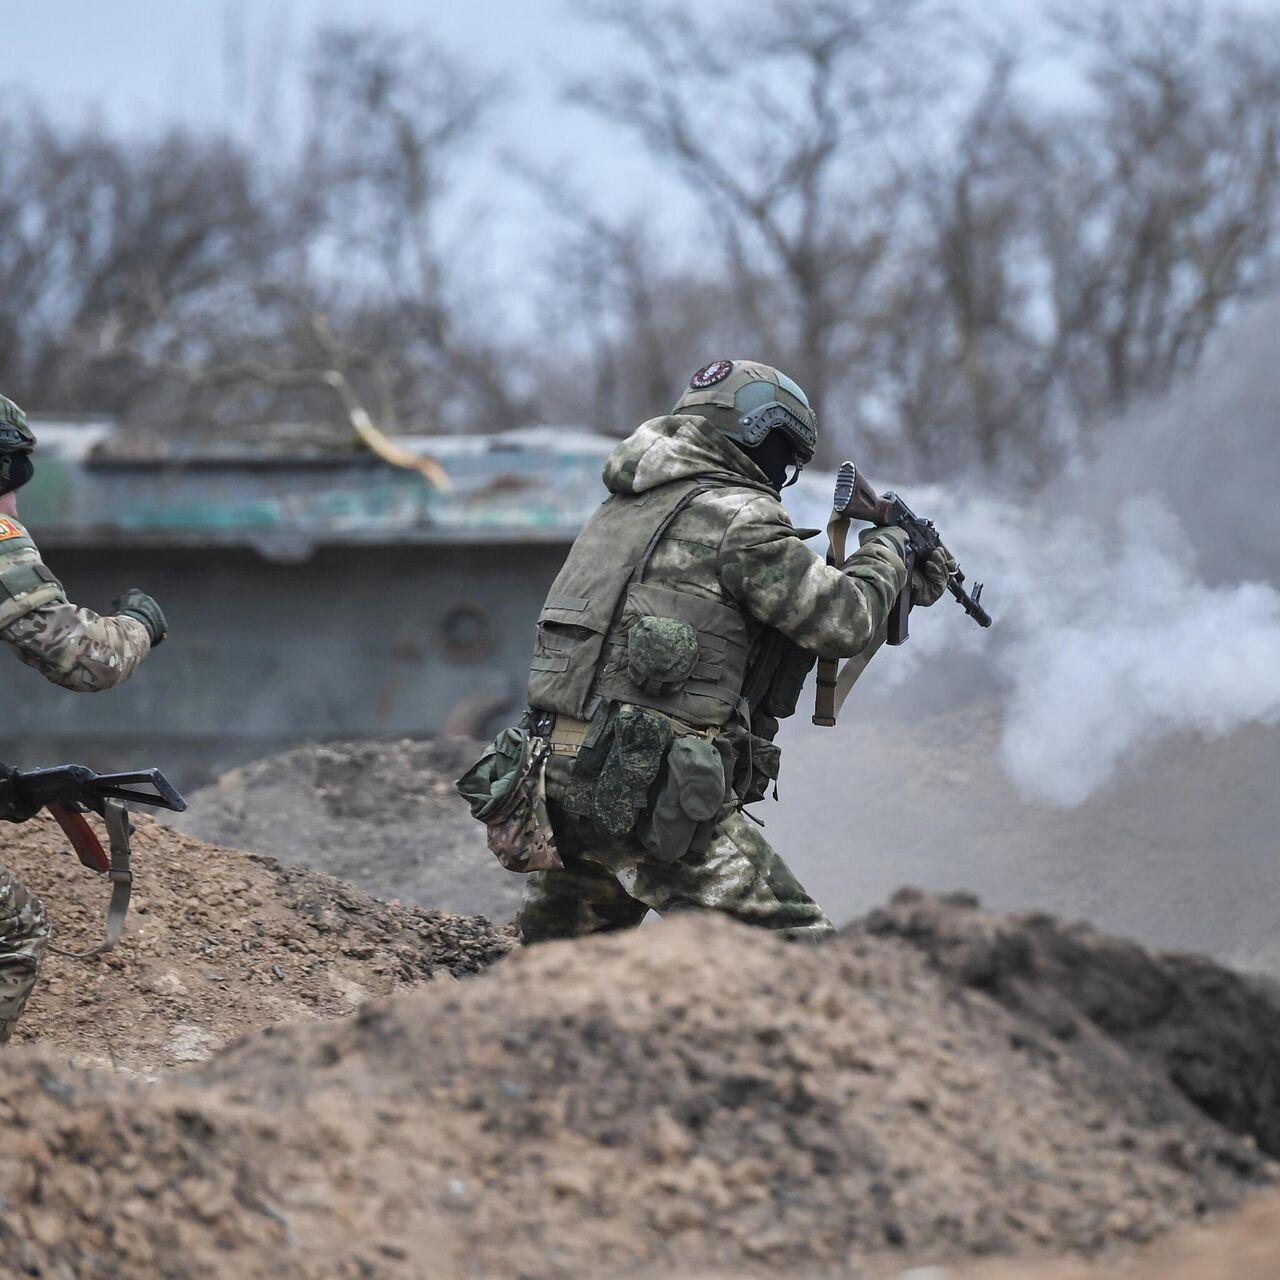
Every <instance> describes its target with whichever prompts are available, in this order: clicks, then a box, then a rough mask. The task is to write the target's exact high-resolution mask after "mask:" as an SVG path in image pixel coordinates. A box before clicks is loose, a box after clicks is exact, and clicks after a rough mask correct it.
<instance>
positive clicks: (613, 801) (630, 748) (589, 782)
mask: <svg viewBox="0 0 1280 1280" xmlns="http://www.w3.org/2000/svg"><path fill="white" fill-rule="evenodd" d="M600 715H601V716H602V717H603V720H602V722H601V724H600V729H599V731H598V732H597V731H596V729H595V726H593V729H592V732H591V733H589V734H588V736H587V739H586V742H585V743H584V744H583V746H582V747H581V749H580V750H579V751H578V755H577V758H576V759H575V760H574V762H573V772H572V774H571V779H570V786H569V792H568V794H567V795H566V797H565V800H564V805H565V807H566V808H567V809H570V810H571V811H572V812H574V813H576V814H578V815H579V816H580V817H584V818H588V819H590V821H592V822H594V823H595V824H596V826H598V827H599V828H600V829H601V830H602V831H606V832H608V833H609V835H611V836H625V835H629V834H630V833H631V832H632V831H634V830H635V826H636V821H637V819H638V818H639V816H640V813H641V811H642V810H644V809H646V808H648V806H649V802H650V790H651V788H652V787H653V784H654V782H655V780H656V779H657V777H658V773H659V771H660V770H661V768H662V763H663V761H664V759H665V758H666V754H667V747H668V746H669V745H670V744H671V740H672V738H674V737H675V733H676V729H675V726H674V725H673V724H672V723H671V721H670V720H668V719H666V717H664V716H657V715H651V714H650V713H649V712H647V711H644V710H642V709H641V708H639V707H632V706H618V705H616V704H611V705H609V706H608V708H607V709H606V710H603V711H602V712H601V713H600Z"/></svg>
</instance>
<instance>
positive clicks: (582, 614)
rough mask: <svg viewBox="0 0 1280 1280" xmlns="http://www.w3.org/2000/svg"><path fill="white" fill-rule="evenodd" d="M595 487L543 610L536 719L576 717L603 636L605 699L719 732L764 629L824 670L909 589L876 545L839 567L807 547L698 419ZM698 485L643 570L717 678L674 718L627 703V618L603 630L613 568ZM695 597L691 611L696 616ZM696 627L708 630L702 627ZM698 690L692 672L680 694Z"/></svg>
mask: <svg viewBox="0 0 1280 1280" xmlns="http://www.w3.org/2000/svg"><path fill="white" fill-rule="evenodd" d="M604 481H605V484H606V486H607V487H608V489H609V491H610V493H611V494H612V497H611V498H610V499H609V500H608V501H607V502H606V503H605V504H604V506H603V507H601V508H600V509H599V511H597V513H596V514H595V515H594V516H593V517H592V519H591V521H589V522H588V524H587V526H586V528H585V529H584V530H583V532H582V534H581V535H580V536H579V538H578V541H577V542H576V543H575V544H574V548H573V549H572V550H571V551H570V553H569V559H568V560H567V561H566V564H565V567H564V569H563V570H562V571H561V574H560V576H559V577H558V578H557V580H556V583H555V585H553V587H552V589H551V594H550V596H549V597H548V600H547V604H546V605H545V606H544V608H543V613H542V616H541V619H540V621H539V632H538V647H537V650H536V651H535V655H534V661H533V674H532V675H531V678H530V690H529V692H530V704H531V705H532V706H534V707H539V708H542V709H545V710H550V711H557V712H560V713H563V714H566V715H580V714H582V712H583V710H584V709H585V707H586V703H585V702H584V700H583V697H582V695H583V693H584V688H583V671H582V670H581V669H580V668H582V667H583V666H584V665H586V664H585V663H584V662H583V660H582V657H581V654H582V649H583V647H584V646H587V645H590V644H591V643H593V641H592V634H591V633H592V632H593V631H594V632H595V633H605V641H604V645H603V647H602V646H601V645H600V644H598V643H597V644H595V651H596V652H597V653H601V654H602V655H603V657H602V659H601V662H602V671H603V679H602V683H601V686H600V687H601V688H602V689H603V690H604V692H605V693H606V695H607V696H608V697H610V698H614V699H617V700H621V701H632V702H637V703H640V704H642V705H648V706H653V707H655V708H657V709H660V710H667V711H669V713H670V714H672V715H674V716H675V717H676V718H678V719H681V720H684V721H686V722H689V723H694V724H705V725H710V724H717V723H720V724H723V723H726V722H727V720H728V719H729V716H730V712H729V711H727V710H725V711H723V712H718V710H717V707H716V705H715V703H714V702H713V701H712V698H714V697H716V696H719V695H722V694H723V693H725V692H731V693H733V694H740V693H741V679H742V673H743V671H744V670H745V668H746V666H747V665H748V662H749V658H750V654H751V652H752V650H753V649H754V648H755V647H756V646H757V644H758V643H759V641H760V639H761V637H762V636H763V635H764V634H765V632H766V631H767V630H768V629H770V628H773V629H776V630H777V631H779V632H781V633H782V634H783V635H785V636H786V637H787V638H788V639H790V640H791V641H793V642H794V643H795V644H796V645H798V646H799V647H800V648H801V649H804V650H806V651H807V652H809V653H811V654H816V655H818V656H820V657H832V658H838V657H846V656H851V655H853V654H855V653H858V652H859V651H861V650H862V649H863V648H864V647H865V646H866V645H867V644H869V643H870V642H871V641H872V639H873V638H874V636H875V634H876V632H877V631H878V630H879V629H880V627H881V626H882V625H883V623H884V621H885V619H886V618H887V617H888V614H889V611H890V609H891V608H892V606H893V602H894V600H895V599H896V597H897V595H898V593H899V592H900V591H901V589H902V587H903V585H904V583H905V581H906V574H907V571H906V566H905V565H904V563H903V561H902V559H901V557H900V556H899V555H898V553H897V552H896V550H895V549H894V548H893V547H891V546H889V545H887V544H885V543H883V542H881V541H879V540H876V541H873V542H869V543H867V544H866V545H864V546H862V547H860V548H859V549H858V550H857V551H855V552H854V554H853V555H852V556H851V557H850V558H849V559H848V560H847V561H846V562H845V564H844V565H843V566H839V567H837V566H833V565H828V564H827V563H826V562H825V560H824V559H823V558H822V557H821V556H819V555H816V554H815V553H814V552H813V551H811V550H810V549H809V548H808V547H806V546H805V544H804V541H803V540H802V539H801V537H800V536H799V534H798V533H797V531H796V529H795V527H794V526H793V525H792V523H791V520H790V518H789V517H788V516H787V513H786V511H785V510H784V508H783V506H782V503H781V501H780V500H779V497H778V495H777V494H776V493H775V492H774V490H773V489H772V488H771V487H770V486H769V483H768V480H767V478H766V477H765V475H764V474H763V472H761V471H760V470H759V469H758V468H757V467H756V466H755V464H754V463H752V462H751V461H750V459H748V458H747V457H746V455H745V454H743V453H742V452H741V451H740V450H738V449H736V448H735V447H734V446H733V445H732V444H730V443H729V441H727V440H726V439H725V438H724V437H723V436H722V435H721V434H720V433H719V432H718V431H716V430H715V429H714V428H713V427H712V426H711V425H710V424H709V423H708V422H707V421H706V420H705V419H703V418H699V417H695V416H689V415H672V416H668V417H662V418H654V419H652V420H651V421H649V422H646V423H644V424H643V425H642V426H641V427H639V428H638V429H637V430H636V431H635V432H634V433H633V434H632V435H631V436H629V437H628V438H627V439H626V440H624V441H623V442H622V443H621V444H620V445H619V446H618V448H617V449H616V450H615V451H614V452H613V454H612V455H611V456H610V458H609V460H608V462H607V463H606V464H605V470H604ZM699 481H702V482H704V483H707V484H708V485H709V487H708V488H706V489H705V490H702V491H700V492H694V493H693V494H692V495H691V498H690V500H689V501H688V502H687V504H686V505H684V506H683V507H681V508H680V509H679V510H678V513H677V514H676V515H675V516H674V518H673V519H672V521H671V523H670V525H669V526H668V528H667V530H666V532H665V533H664V534H663V535H662V537H661V539H660V541H659V542H658V543H657V545H656V547H655V548H654V549H653V551H652V554H651V556H650V558H649V560H648V563H647V567H646V568H645V570H644V575H643V584H644V587H643V591H644V592H645V593H648V598H653V596H654V592H655V591H656V592H659V593H661V592H673V593H678V595H679V597H680V598H682V599H683V600H684V601H685V602H686V604H685V605H684V606H683V608H684V610H685V612H686V613H687V614H688V616H689V617H690V618H691V620H692V621H693V624H694V626H695V627H696V628H697V630H698V632H699V640H700V644H701V646H702V652H701V653H700V655H699V662H700V663H701V664H702V666H703V667H707V668H710V670H709V671H708V672H707V673H706V674H705V675H704V677H703V679H704V684H706V685H708V686H709V685H711V684H714V682H715V680H716V679H718V680H719V682H720V683H719V687H718V688H708V693H709V694H710V695H711V697H701V696H699V695H698V694H696V693H688V692H686V693H684V694H681V695H679V696H677V697H676V698H675V699H674V700H672V701H670V702H669V705H668V704H664V702H663V700H662V699H658V700H656V701H655V700H653V699H648V698H646V697H645V696H644V694H643V692H636V693H634V694H632V695H627V696H622V695H620V694H619V693H618V689H619V688H620V687H622V686H621V684H620V681H623V682H625V667H626V662H627V657H626V654H625V652H624V648H625V641H624V640H623V637H622V636H620V635H617V634H614V633H615V632H623V633H625V632H626V631H627V629H628V627H629V626H630V625H631V623H632V622H633V621H634V619H633V618H632V617H630V616H628V614H626V613H624V614H623V616H622V617H621V619H620V623H618V622H613V621H611V620H610V619H611V616H612V614H613V608H614V606H613V604H612V601H611V600H609V599H608V598H607V597H608V596H609V595H610V593H612V597H613V599H615V600H616V599H617V598H618V595H619V586H618V581H619V580H618V578H617V576H616V575H617V570H616V569H615V568H614V566H620V568H621V572H622V576H623V578H625V575H626V573H627V572H628V570H629V568H630V566H631V565H633V564H635V563H637V562H638V561H639V560H640V559H641V558H642V556H643V554H644V550H645V548H646V546H647V544H648V543H649V540H650V538H651V537H652V536H653V533H654V530H655V527H656V526H657V525H658V524H659V523H660V521H661V518H662V516H661V513H662V512H663V511H669V510H670V509H671V508H672V506H673V505H674V504H673V503H672V501H671V497H672V496H673V495H676V494H679V493H681V492H682V491H683V492H688V491H689V490H691V489H693V488H694V487H695V484H696V482H699ZM610 574H614V575H615V576H614V577H613V578H610V577H609V575H610ZM622 589H623V590H626V588H625V587H623V588H622ZM631 591H632V594H633V595H634V594H635V588H634V587H633V588H631ZM593 597H599V599H598V600H597V599H593ZM690 597H694V598H697V599H696V600H695V603H694V605H693V607H692V609H690V608H689V606H688V604H687V602H688V600H689V598H690ZM629 599H630V598H629ZM698 601H703V602H706V605H705V608H703V607H700V605H699V604H698ZM628 609H629V610H630V603H629V602H628ZM643 611H644V610H643V609H641V610H640V612H643ZM655 611H656V610H655ZM632 612H634V611H632ZM700 617H701V618H706V619H708V621H707V622H706V623H705V625H704V623H703V622H702V621H700ZM708 633H709V634H708ZM584 637H586V638H585V639H584ZM738 650H741V653H740V655H739V656H738V657H737V658H736V659H735V657H734V654H735V651H738ZM712 672H714V673H715V674H714V675H712V674H711V673H712ZM697 679H698V675H697V673H696V672H695V675H694V677H693V678H692V679H691V681H690V683H689V685H688V686H687V687H688V689H689V690H692V689H693V688H694V685H695V682H696V681H697ZM735 681H736V688H734V683H735ZM575 685H576V687H573V686H575ZM721 700H723V699H721Z"/></svg>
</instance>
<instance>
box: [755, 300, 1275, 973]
mask: <svg viewBox="0 0 1280 1280" xmlns="http://www.w3.org/2000/svg"><path fill="white" fill-rule="evenodd" d="M1277 329H1280V303H1277V302H1274V301H1273V302H1268V303H1265V304H1261V305H1258V306H1256V307H1255V308H1253V309H1252V310H1250V311H1249V312H1247V313H1245V314H1244V315H1242V316H1241V318H1240V319H1239V321H1238V322H1237V323H1236V324H1235V325H1234V326H1233V327H1231V328H1230V329H1229V330H1228V331H1227V332H1225V333H1224V335H1223V337H1222V339H1221V340H1220V341H1219V342H1218V343H1217V344H1216V346H1215V348H1214V349H1213V350H1212V351H1211V352H1209V353H1208V354H1207V355H1206V358H1205V360H1204V362H1203V364H1202V366H1201V370H1202V371H1201V373H1200V374H1199V375H1198V376H1197V377H1196V378H1195V379H1194V380H1193V381H1191V382H1190V383H1189V384H1188V385H1186V386H1184V387H1182V388H1181V389H1180V390H1179V391H1178V392H1177V393H1176V394H1174V395H1172V396H1170V397H1169V398H1168V399H1167V400H1166V401H1164V402H1162V403H1160V404H1157V405H1152V406H1148V407H1145V408H1143V409H1141V410H1138V411H1136V412H1134V413H1132V414H1130V415H1128V416H1127V417H1125V418H1124V419H1122V420H1120V421H1118V422H1116V423H1114V424H1111V425H1110V426H1109V427H1108V428H1107V429H1106V431H1105V438H1104V439H1103V441H1102V446H1101V448H1099V449H1098V450H1097V451H1096V454H1095V456H1094V457H1093V458H1092V459H1090V460H1088V461H1084V460H1081V461H1078V462H1077V463H1075V464H1074V465H1073V466H1072V467H1071V468H1070V469H1069V470H1068V472H1067V473H1066V474H1065V475H1064V476H1063V477H1062V479H1061V480H1060V481H1059V482H1058V484H1057V485H1056V486H1054V489H1053V491H1052V492H1051V493H1050V494H1049V495H1047V496H1046V498H1045V500H1044V501H1042V502H1040V503H1037V504H1036V505H1035V506H1034V507H1026V506H1019V505H1017V504H1014V503H1010V502H1005V501H996V500H992V499H989V498H986V497H984V496H983V495H980V494H973V493H970V494H964V493H959V492H942V491H927V490H923V489H912V490H910V491H909V492H908V493H907V494H906V496H907V499H908V501H909V502H911V503H912V505H913V506H914V507H915V508H916V509H917V510H918V511H921V512H923V513H925V514H928V515H930V516H931V517H934V518H935V519H936V520H937V523H938V526H939V528H940V530H941V531H942V533H943V536H944V537H945V538H946V539H947V541H948V543H949V545H951V547H952V548H953V549H954V550H955V551H956V553H957V554H958V556H959V558H960V561H961V564H962V565H963V567H964V568H965V570H966V572H967V573H968V574H969V577H970V578H971V579H973V578H975V577H976V578H978V579H986V580H987V582H988V584H989V585H988V588H987V593H986V596H985V597H984V602H985V603H986V604H987V605H988V607H989V609H990V611H991V613H992V615H993V617H994V618H995V626H994V627H993V628H992V629H991V630H990V631H982V630H980V629H979V628H977V627H975V626H974V625H973V624H972V622H970V621H969V620H968V619H967V618H966V617H965V616H964V615H963V614H962V612H961V611H960V610H959V609H958V608H956V607H954V606H953V605H950V604H949V602H948V601H947V600H946V599H945V598H944V600H943V601H942V602H940V603H939V604H938V606H937V607H936V608H934V609H932V610H929V611H928V612H927V613H924V612H921V613H918V614H916V615H914V616H913V622H912V636H911V640H910V642H909V643H908V644H907V645H906V646H904V647H902V648H900V649H897V650H892V649H886V650H883V651H882V652H881V653H880V654H879V655H878V656H877V658H876V660H875V662H874V663H873V664H872V666H871V668H870V670H869V671H868V673H867V675H866V676H865V678H864V680H863V682H862V684H861V685H859V687H858V689H857V690H856V691H855V693H854V694H853V695H852V697H851V698H850V700H849V703H848V705H847V706H846V709H845V712H844V715H843V717H842V721H841V724H840V726H839V727H838V728H837V729H836V730H835V731H834V732H833V731H830V730H820V729H815V728H813V727H812V726H811V725H810V724H809V723H808V717H809V712H810V710H811V707H802V708H801V711H800V713H799V715H798V716H797V717H796V720H795V721H794V722H793V723H792V724H791V725H789V726H788V728H787V730H786V732H785V735H784V738H783V745H784V749H785V750H786V751H787V753H788V759H787V763H786V767H785V768H784V773H783V795H782V798H783V803H782V804H781V805H779V806H777V808H776V809H766V808H764V807H763V806H762V807H761V812H762V813H763V814H764V816H765V817H766V818H768V819H769V820H770V827H771V831H770V834H771V836H773V837H775V838H776V839H777V842H778V845H779V848H780V849H781V851H782V852H783V853H784V854H785V855H786V856H787V857H788V858H789V859H791V860H792V862H793V865H795V866H796V869H797V871H798V872H799V874H800V876H801V879H802V880H804V881H805V882H806V884H807V885H809V886H810V887H811V888H812V889H813V890H814V891H815V893H817V895H818V896H819V897H820V898H821V899H822V900H823V901H824V902H825V903H826V904H828V905H829V907H830V909H831V910H832V912H833V914H835V915H837V916H841V917H847V916H848V915H850V914H852V913H853V912H855V911H858V910H861V909H864V908H865V907H867V906H868V905H870V904H871V903H872V902H874V901H875V900H876V899H878V898H880V897H883V895H884V894H885V893H888V892H890V891H892V889H893V888H894V887H895V886H896V885H898V884H901V883H903V882H908V881H909V882H914V883H920V884H923V885H925V886H926V887H929V888H939V889H947V888H959V887H965V888H970V889H973V890H975V891H977V892H979V893H980V894H981V895H982V896H983V897H984V898H986V899H987V900H988V901H990V902H992V903H993V905H999V906H1004V907H1009V906H1017V905H1035V906H1039V907H1044V908H1046V909H1050V910H1055V911H1063V912H1068V913H1076V912H1078V913H1080V914H1084V915H1088V916H1090V917H1091V918H1093V919H1095V920H1097V921H1098V922H1099V923H1101V924H1103V925H1106V926H1108V927H1112V928H1116V929H1122V930H1127V931H1130V932H1133V933H1136V934H1138V935H1140V936H1143V937H1146V938H1148V939H1150V940H1152V941H1154V942H1157V943H1160V944H1163V945H1172V946H1190V947H1197V948H1202V949H1206V950H1211V951H1215V952H1217V953H1218V954H1220V955H1223V956H1225V957H1227V958H1229V959H1232V960H1235V961H1237V962H1241V963H1246V964H1253V965H1256V966H1259V967H1265V968H1268V969H1271V970H1273V971H1277V972H1280V949H1278V945H1280V944H1277V942H1276V941H1275V921H1276V919H1278V918H1280V868H1278V866H1277V859H1276V853H1277V839H1276V834H1275V833H1276V831H1277V830H1280V788H1277V786H1276V780H1277V778H1278V777H1280V729H1278V728H1277V727H1276V726H1277V722H1278V721H1280V589H1278V588H1280V503H1278V502H1277V493H1280V448H1278V447H1277V444H1278V441H1277V436H1278V434H1280V433H1278V431H1277V424H1278V423H1280V362H1278V361H1277V360H1276V358H1275V338H1274V335H1275V333H1276V332H1277ZM873 479H876V480H878V479H879V478H878V477H873ZM810 492H812V491H810ZM827 500H828V501H829V499H827ZM817 514H818V510H817V506H816V500H815V499H810V501H809V502H808V503H806V504H805V509H803V510H802V511H801V512H800V513H799V515H800V518H801V519H802V520H803V521H805V522H812V523H817V520H816V519H814V517H815V516H816V515H817Z"/></svg>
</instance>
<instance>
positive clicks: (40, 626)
mask: <svg viewBox="0 0 1280 1280" xmlns="http://www.w3.org/2000/svg"><path fill="white" fill-rule="evenodd" d="M0 640H3V641H4V642H5V644H7V645H8V646H9V648H10V649H12V650H13V651H14V652H15V653H16V654H17V655H18V657H19V658H21V659H22V661H23V662H25V663H26V664H27V666H29V667H34V668H35V669H36V670H37V671H38V672H40V674H41V675H42V676H44V677H45V679H47V680H51V681H53V683H54V684H57V685H61V686H62V687H63V688H64V689H71V690H73V691H74V692H76V693H99V692H101V691H102V690H104V689H112V688H114V687H115V686H116V685H118V684H121V683H123V682H124V681H125V680H127V679H128V678H129V677H130V676H131V675H133V673H134V672H135V671H136V670H137V669H138V664H139V663H140V662H141V661H142V660H143V658H145V657H146V656H147V654H148V652H150V649H151V639H150V637H149V636H148V635H147V629H146V627H144V626H143V625H142V623H141V622H139V621H138V620H137V619H136V618H114V617H103V616H102V615H101V614H98V613H94V611H93V610H92V609H78V608H77V607H76V606H75V605H73V604H71V603H70V602H69V601H67V600H61V601H57V602H53V603H50V604H44V605H40V606H39V607H38V608H35V609H33V610H32V611H31V612H30V613H27V614H24V615H23V616H22V617H21V618H19V619H18V620H17V621H16V622H11V623H10V624H9V625H8V626H7V627H5V628H4V629H3V630H0Z"/></svg>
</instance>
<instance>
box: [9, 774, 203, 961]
mask: <svg viewBox="0 0 1280 1280" xmlns="http://www.w3.org/2000/svg"><path fill="white" fill-rule="evenodd" d="M131 804H135V805H146V806H147V807H149V808H154V809H169V810H172V811H173V812H174V813H181V812H182V811H183V810H184V809H185V808H186V807H187V802H186V801H185V800H184V799H183V798H182V796H181V795H179V794H178V792H177V790H176V789H175V788H174V787H173V786H172V784H171V783H170V782H169V780H168V779H167V778H166V777H165V776H164V774H162V773H161V772H160V770H159V769H139V770H137V771H135V772H133V773H95V772H94V771H93V770H92V769H87V768H85V766H84V765H80V764H60V765H54V766H53V767H52V768H48V769H28V770H26V771H23V770H21V769H9V768H7V767H6V766H4V765H0V816H6V817H10V820H11V821H20V822H24V821H26V820H27V819H28V818H32V817H34V816H35V815H36V814H37V813H38V812H39V811H40V810H41V809H48V810H49V813H50V814H51V815H52V816H53V818H54V820H55V821H56V822H57V824H58V825H59V826H60V827H61V828H62V830H63V833H64V834H65V835H66V837H67V840H68V841H69V842H70V844H71V847H72V849H73V850H75V854H76V857H78V858H79V859H80V861H81V862H82V863H83V864H84V865H85V866H86V867H88V868H89V869H90V870H92V871H98V872H101V873H102V874H103V875H106V876H108V877H109V878H110V880H111V902H110V904H109V905H108V907H107V936H106V941H105V942H103V943H102V945H101V946H99V947H95V948H94V949H93V950H91V951H85V952H81V953H80V954H79V955H78V956H77V958H78V959H84V960H88V959H92V958H94V957H95V956H100V955H105V954H106V953H107V952H108V951H110V950H111V948H112V947H114V946H115V945H116V943H117V942H118V941H119V940H120V933H121V931H122V930H123V929H124V921H125V916H126V915H127V914H128V912H129V897H130V894H131V893H132V889H133V872H132V870H131V868H130V858H131V850H130V847H129V836H130V834H131V832H132V827H131V826H130V824H129V809H128V806H129V805H131ZM87 813H96V814H98V815H99V816H100V817H101V818H102V820H103V823H104V824H105V825H106V828H107V838H108V845H109V847H110V855H108V853H107V851H106V850H104V849H103V847H102V842H101V841H100V840H99V839H98V836H97V833H96V832H95V831H94V829H93V828H92V827H91V826H90V825H89V823H88V821H87V819H86V818H85V814H87Z"/></svg>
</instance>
